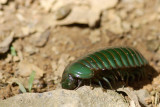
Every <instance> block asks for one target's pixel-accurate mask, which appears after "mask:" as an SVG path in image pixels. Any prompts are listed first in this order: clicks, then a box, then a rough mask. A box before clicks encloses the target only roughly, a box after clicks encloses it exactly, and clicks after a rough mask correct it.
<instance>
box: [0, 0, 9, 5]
mask: <svg viewBox="0 0 160 107" xmlns="http://www.w3.org/2000/svg"><path fill="white" fill-rule="evenodd" d="M7 2H8V0H0V4H6V3H7Z"/></svg>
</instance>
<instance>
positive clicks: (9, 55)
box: [5, 54, 12, 63]
mask: <svg viewBox="0 0 160 107" xmlns="http://www.w3.org/2000/svg"><path fill="white" fill-rule="evenodd" d="M11 61H12V55H11V54H8V55H7V58H6V59H5V62H6V63H9V62H11Z"/></svg>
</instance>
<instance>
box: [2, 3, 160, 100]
mask: <svg viewBox="0 0 160 107" xmlns="http://www.w3.org/2000/svg"><path fill="white" fill-rule="evenodd" d="M42 1H43V2H42ZM77 1H79V0H77ZM82 1H83V0H82ZM82 1H81V2H82ZM56 2H58V1H56V0H46V1H45V0H2V1H1V2H0V48H3V49H0V51H1V52H0V53H1V55H0V99H6V98H8V97H11V96H14V95H16V94H20V93H21V92H20V90H19V86H18V85H17V84H16V83H15V81H17V80H18V81H21V83H22V84H23V85H24V87H25V88H27V87H28V78H29V75H30V73H31V71H32V70H35V71H36V78H35V80H34V83H33V88H32V92H46V91H50V90H54V89H55V88H60V80H61V75H62V73H63V70H64V68H65V67H66V66H67V64H69V63H70V62H72V61H73V60H75V59H76V58H78V57H81V56H83V55H85V54H87V53H88V52H92V51H96V50H99V49H103V48H106V47H109V46H130V47H134V48H136V49H138V50H139V51H140V52H141V53H142V54H143V55H144V57H145V58H146V59H147V60H148V62H149V64H150V65H151V66H152V67H153V68H154V69H155V70H156V72H158V73H160V29H159V28H160V1H159V0H152V1H151V0H119V1H118V2H117V3H115V5H113V6H111V7H110V8H107V9H103V10H101V11H98V12H99V13H98V12H97V13H98V14H100V16H99V17H98V21H96V24H90V23H88V22H85V21H83V19H82V22H78V21H79V20H81V19H78V21H77V20H76V21H75V22H72V21H71V22H67V23H66V22H65V23H61V22H63V21H65V20H66V18H67V17H69V15H71V13H72V10H71V13H70V11H68V14H66V16H64V17H63V18H62V19H61V20H58V19H55V16H56V15H57V14H56V12H58V10H56V9H54V8H53V5H51V4H55V3H56ZM79 2H80V1H79ZM83 2H85V1H83ZM64 4H65V3H64ZM84 4H85V3H84ZM70 8H71V7H70ZM70 8H69V9H70ZM71 9H72V8H71ZM67 15H68V16H67ZM91 16H92V15H91ZM91 16H88V17H89V18H91V19H92V18H93V16H92V17H91ZM56 17H58V15H57V16H56ZM84 17H85V16H84ZM82 18H83V17H82ZM59 23H61V24H59ZM93 23H95V22H94V21H93ZM6 39H7V40H6ZM5 40H6V41H5ZM4 41H5V43H4ZM11 47H14V49H15V50H16V55H15V56H14V55H12V54H11ZM143 89H147V90H148V91H149V92H150V94H151V95H152V99H154V98H155V93H156V92H160V74H159V75H157V76H156V77H154V78H153V81H151V83H150V84H146V85H144V86H143Z"/></svg>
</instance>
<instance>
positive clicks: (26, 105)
mask: <svg viewBox="0 0 160 107" xmlns="http://www.w3.org/2000/svg"><path fill="white" fill-rule="evenodd" d="M0 105H1V107H10V105H12V107H30V106H32V107H129V104H128V103H127V101H126V100H125V99H124V97H123V96H122V95H120V94H118V93H116V92H115V91H113V90H107V91H103V90H102V89H101V88H94V89H93V90H92V89H91V88H90V87H89V86H88V87H86V86H83V87H80V88H78V89H77V90H64V89H56V90H53V91H50V92H45V93H24V94H20V95H17V96H14V97H12V98H9V99H7V100H3V101H2V100H0Z"/></svg>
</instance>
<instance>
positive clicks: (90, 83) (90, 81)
mask: <svg viewBox="0 0 160 107" xmlns="http://www.w3.org/2000/svg"><path fill="white" fill-rule="evenodd" d="M89 85H90V87H91V90H93V89H94V87H93V85H92V80H91V79H90V80H89Z"/></svg>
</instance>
